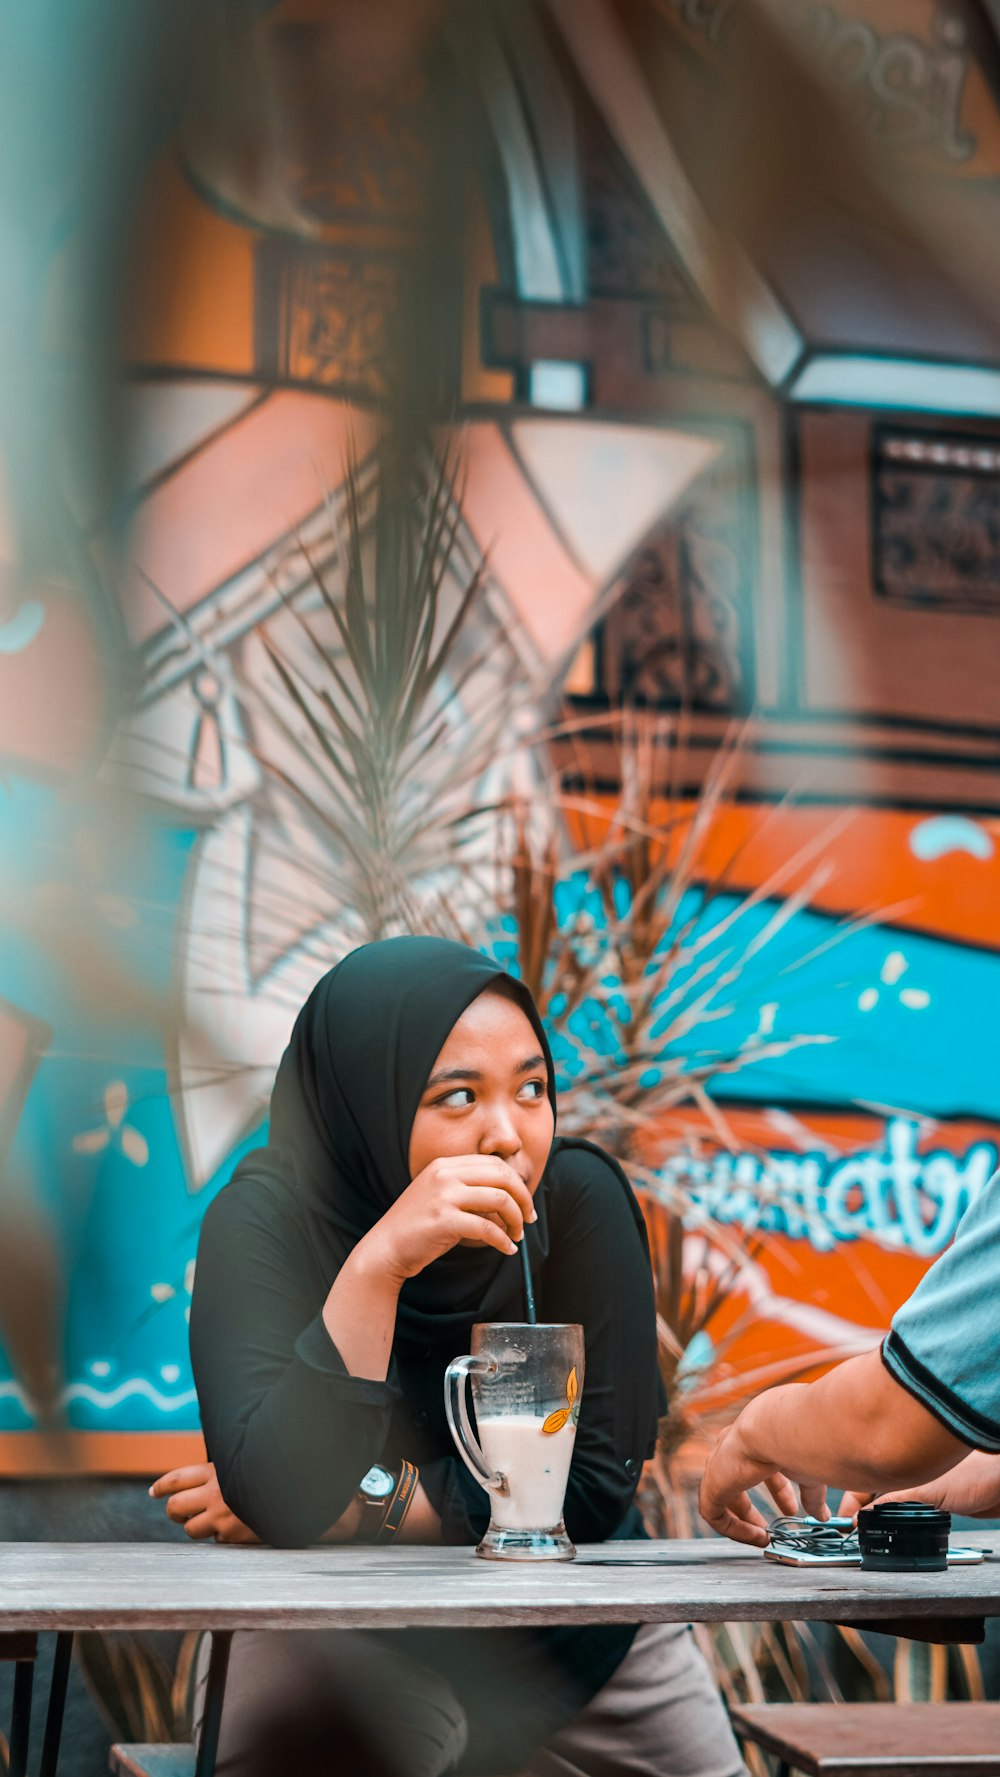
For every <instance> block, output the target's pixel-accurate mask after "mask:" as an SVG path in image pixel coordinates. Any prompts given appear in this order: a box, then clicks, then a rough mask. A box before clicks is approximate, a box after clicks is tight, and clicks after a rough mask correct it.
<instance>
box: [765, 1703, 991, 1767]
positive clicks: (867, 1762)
mask: <svg viewBox="0 0 1000 1777" xmlns="http://www.w3.org/2000/svg"><path fill="white" fill-rule="evenodd" d="M730 1713H731V1716H732V1723H733V1728H734V1730H735V1732H736V1734H737V1735H738V1737H739V1739H740V1740H742V1741H749V1742H750V1743H751V1744H752V1745H754V1746H759V1747H761V1748H762V1749H763V1751H765V1752H770V1753H773V1754H774V1755H775V1757H776V1758H777V1759H778V1761H779V1763H778V1777H790V1773H791V1772H793V1771H798V1772H801V1773H802V1777H1000V1703H906V1704H903V1703H740V1704H736V1705H734V1707H733V1708H732V1710H731V1712H730Z"/></svg>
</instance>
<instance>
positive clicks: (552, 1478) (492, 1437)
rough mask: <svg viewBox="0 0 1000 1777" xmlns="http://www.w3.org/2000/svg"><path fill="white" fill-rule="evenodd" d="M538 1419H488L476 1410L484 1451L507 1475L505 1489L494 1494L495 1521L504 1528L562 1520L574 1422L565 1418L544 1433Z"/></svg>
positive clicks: (496, 1469) (527, 1527)
mask: <svg viewBox="0 0 1000 1777" xmlns="http://www.w3.org/2000/svg"><path fill="white" fill-rule="evenodd" d="M542 1423H543V1422H542V1421H541V1420H540V1419H530V1418H528V1417H527V1415H525V1417H524V1418H516V1417H514V1415H513V1414H512V1415H511V1417H510V1418H509V1419H503V1418H496V1419H486V1418H484V1417H483V1415H482V1414H481V1413H477V1415H476V1427H477V1430H478V1432H479V1442H480V1445H481V1446H482V1452H483V1455H484V1456H485V1458H486V1461H487V1463H488V1465H489V1467H490V1468H491V1469H493V1470H494V1472H495V1473H497V1474H501V1475H505V1476H506V1477H507V1487H508V1489H509V1491H508V1492H506V1493H496V1492H495V1493H494V1494H493V1522H494V1524H497V1525H499V1526H500V1527H501V1528H502V1529H504V1530H537V1529H538V1528H539V1527H540V1526H545V1525H553V1524H559V1523H561V1521H562V1514H563V1500H564V1498H565V1496H566V1482H567V1480H568V1478H569V1465H570V1461H571V1458H572V1455H573V1444H574V1442H575V1440H576V1426H575V1425H574V1424H573V1422H572V1420H567V1422H566V1424H565V1425H564V1426H563V1427H562V1429H561V1430H560V1431H557V1432H555V1433H553V1434H552V1435H550V1436H546V1435H545V1433H544V1432H543V1431H542Z"/></svg>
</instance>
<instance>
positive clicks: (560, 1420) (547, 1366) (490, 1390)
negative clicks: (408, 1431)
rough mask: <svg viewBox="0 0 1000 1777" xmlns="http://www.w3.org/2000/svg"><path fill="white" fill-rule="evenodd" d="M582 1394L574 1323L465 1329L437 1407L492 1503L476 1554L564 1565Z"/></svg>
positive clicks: (569, 1551) (579, 1337) (579, 1333)
mask: <svg viewBox="0 0 1000 1777" xmlns="http://www.w3.org/2000/svg"><path fill="white" fill-rule="evenodd" d="M470 1380H471V1384H472V1399H473V1405H474V1408H475V1414H476V1431H473V1429H472V1422H471V1419H470V1417H469V1401H468V1384H469V1381H470ZM582 1390H583V1328H582V1327H581V1326H575V1325H569V1324H566V1325H551V1326H529V1325H528V1324H527V1323H526V1322H524V1323H522V1322H519V1321H509V1322H504V1321H482V1322H480V1323H479V1324H478V1325H477V1326H474V1327H473V1329H472V1351H471V1352H470V1353H469V1355H468V1356H467V1357H457V1358H456V1359H455V1361H454V1363H450V1364H449V1365H448V1368H447V1370H446V1371H445V1378H444V1404H445V1411H446V1412H447V1415H448V1424H449V1426H450V1427H451V1435H452V1437H453V1438H454V1440H455V1443H456V1444H457V1445H458V1451H459V1455H460V1456H461V1457H462V1460H463V1461H464V1462H465V1464H466V1467H467V1468H469V1469H470V1470H471V1472H472V1474H473V1475H474V1476H475V1478H476V1480H477V1481H478V1482H479V1485H480V1486H481V1487H485V1488H486V1489H487V1490H488V1492H489V1494H490V1498H491V1504H492V1511H491V1516H490V1524H489V1529H488V1530H487V1532H486V1535H485V1536H484V1537H483V1540H482V1542H481V1543H480V1544H479V1547H478V1548H477V1550H476V1554H477V1555H485V1556H486V1557H487V1559H489V1560H494V1561H572V1559H573V1556H574V1555H575V1554H576V1550H575V1549H574V1547H573V1544H572V1543H571V1542H570V1540H569V1537H568V1536H567V1535H566V1526H565V1525H564V1523H563V1500H564V1498H565V1495H566V1482H567V1480H568V1478H569V1465H570V1460H571V1458H572V1455H573V1444H574V1442H575V1439H576V1422H577V1419H578V1418H579V1414H580V1395H581V1392H582ZM476 1432H478V1434H479V1435H478V1438H477V1436H476Z"/></svg>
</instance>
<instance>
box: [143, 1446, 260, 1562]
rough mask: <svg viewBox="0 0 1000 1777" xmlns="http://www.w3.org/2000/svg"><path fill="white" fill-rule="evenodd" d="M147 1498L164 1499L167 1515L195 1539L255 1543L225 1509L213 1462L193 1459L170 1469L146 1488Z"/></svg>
mask: <svg viewBox="0 0 1000 1777" xmlns="http://www.w3.org/2000/svg"><path fill="white" fill-rule="evenodd" d="M149 1497H150V1499H165V1500H166V1502H167V1504H166V1513H167V1517H168V1518H171V1519H172V1520H173V1522H174V1523H175V1524H181V1525H183V1527H184V1534H185V1536H190V1537H191V1538H192V1539H193V1540H194V1541H195V1542H205V1541H207V1540H208V1538H209V1537H214V1538H215V1541H216V1542H218V1543H257V1542H259V1541H260V1537H259V1536H255V1535H254V1533H253V1531H252V1530H250V1529H249V1528H248V1527H247V1525H246V1524H243V1523H241V1521H240V1519H239V1518H237V1517H236V1515H235V1513H233V1512H231V1511H230V1510H229V1507H228V1506H227V1504H226V1502H225V1500H224V1499H223V1497H222V1491H221V1489H220V1487H219V1482H218V1478H217V1476H216V1473H215V1464H214V1462H195V1463H192V1464H191V1466H190V1467H189V1468H176V1469H171V1470H170V1472H169V1474H166V1475H161V1476H160V1478H159V1480H157V1481H154V1482H153V1485H152V1487H151V1488H150V1489H149Z"/></svg>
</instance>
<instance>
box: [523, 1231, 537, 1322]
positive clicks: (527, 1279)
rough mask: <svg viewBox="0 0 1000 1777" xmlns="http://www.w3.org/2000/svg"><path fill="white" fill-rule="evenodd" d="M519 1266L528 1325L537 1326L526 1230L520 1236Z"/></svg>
mask: <svg viewBox="0 0 1000 1777" xmlns="http://www.w3.org/2000/svg"><path fill="white" fill-rule="evenodd" d="M521 1265H522V1268H523V1270H524V1300H525V1305H526V1307H527V1310H528V1325H529V1327H534V1326H537V1325H538V1316H537V1314H536V1313H535V1292H534V1290H533V1288H532V1285H531V1266H530V1265H529V1264H528V1230H527V1228H525V1230H524V1233H523V1234H522V1236H521Z"/></svg>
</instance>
